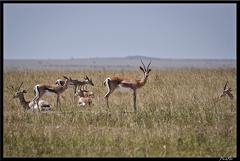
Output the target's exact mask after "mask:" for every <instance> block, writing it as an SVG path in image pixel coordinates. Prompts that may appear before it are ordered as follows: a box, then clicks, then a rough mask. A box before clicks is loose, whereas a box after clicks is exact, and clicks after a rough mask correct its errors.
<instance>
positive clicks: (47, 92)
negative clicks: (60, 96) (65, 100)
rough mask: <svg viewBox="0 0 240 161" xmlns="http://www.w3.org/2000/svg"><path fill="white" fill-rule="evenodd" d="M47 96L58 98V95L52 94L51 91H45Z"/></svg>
mask: <svg viewBox="0 0 240 161" xmlns="http://www.w3.org/2000/svg"><path fill="white" fill-rule="evenodd" d="M45 94H46V95H47V96H57V94H56V93H54V92H50V91H48V90H45Z"/></svg>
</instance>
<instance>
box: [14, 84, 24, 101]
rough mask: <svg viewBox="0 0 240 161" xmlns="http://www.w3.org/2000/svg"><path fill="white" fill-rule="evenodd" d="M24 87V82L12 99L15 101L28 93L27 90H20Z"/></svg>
mask: <svg viewBox="0 0 240 161" xmlns="http://www.w3.org/2000/svg"><path fill="white" fill-rule="evenodd" d="M22 85H23V82H22V84H21V85H20V86H19V88H18V91H17V93H15V94H14V95H13V97H12V98H13V99H14V98H18V97H21V96H22V95H23V94H24V93H27V91H26V90H22V91H20V88H21V87H22Z"/></svg>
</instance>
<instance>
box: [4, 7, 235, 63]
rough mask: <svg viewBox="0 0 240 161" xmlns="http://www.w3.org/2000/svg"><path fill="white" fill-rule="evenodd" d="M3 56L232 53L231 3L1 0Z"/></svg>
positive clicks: (226, 55)
mask: <svg viewBox="0 0 240 161" xmlns="http://www.w3.org/2000/svg"><path fill="white" fill-rule="evenodd" d="M3 7H4V8H3V27H4V28H3V41H4V43H3V45H4V46H3V47H4V48H3V53H4V54H3V58H4V59H75V58H76V59H77V58H105V57H126V56H136V55H137V56H148V57H154V58H163V59H164V58H167V59H236V34H237V33H236V4H235V3H213V4H210V3H206V4H204V3H201V4H200V3H199V4H197V3H179V4H178V3H175V4H174V3H142V4H141V3H132V4H131V3H126V4H123V3H119V4H117V3H112V4H111V3H104V4H103V3H102V4H100V3H89V4H88V3H76V4H75V3H62V4H61V3H52V4H51V3H46V4H44V3H39V4H37V3H32V4H30V3H29V4H28V3H16V4H14V3H4V6H3Z"/></svg>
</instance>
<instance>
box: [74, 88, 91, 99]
mask: <svg viewBox="0 0 240 161" xmlns="http://www.w3.org/2000/svg"><path fill="white" fill-rule="evenodd" d="M75 96H80V97H81V96H82V97H92V98H93V97H94V93H93V92H89V91H88V90H81V89H79V90H77V92H76V93H75Z"/></svg>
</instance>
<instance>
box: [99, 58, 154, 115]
mask: <svg viewBox="0 0 240 161" xmlns="http://www.w3.org/2000/svg"><path fill="white" fill-rule="evenodd" d="M141 62H142V60H141ZM150 64H151V61H150V63H149V64H148V66H147V69H146V67H145V65H144V64H143V62H142V65H143V67H144V69H143V68H142V67H141V66H140V70H142V71H143V73H144V75H143V77H142V79H135V78H121V77H116V76H111V77H108V78H107V79H106V80H105V81H104V85H106V86H107V88H108V91H107V94H106V95H105V96H104V98H105V103H106V107H107V110H109V105H108V97H109V96H110V94H111V93H112V92H113V91H114V90H115V89H118V90H120V91H132V92H133V103H134V112H135V113H136V112H137V106H136V96H137V93H136V92H137V90H138V89H140V88H141V87H143V86H144V85H145V84H146V82H147V78H148V74H149V72H150V71H151V69H149V65H150Z"/></svg>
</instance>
